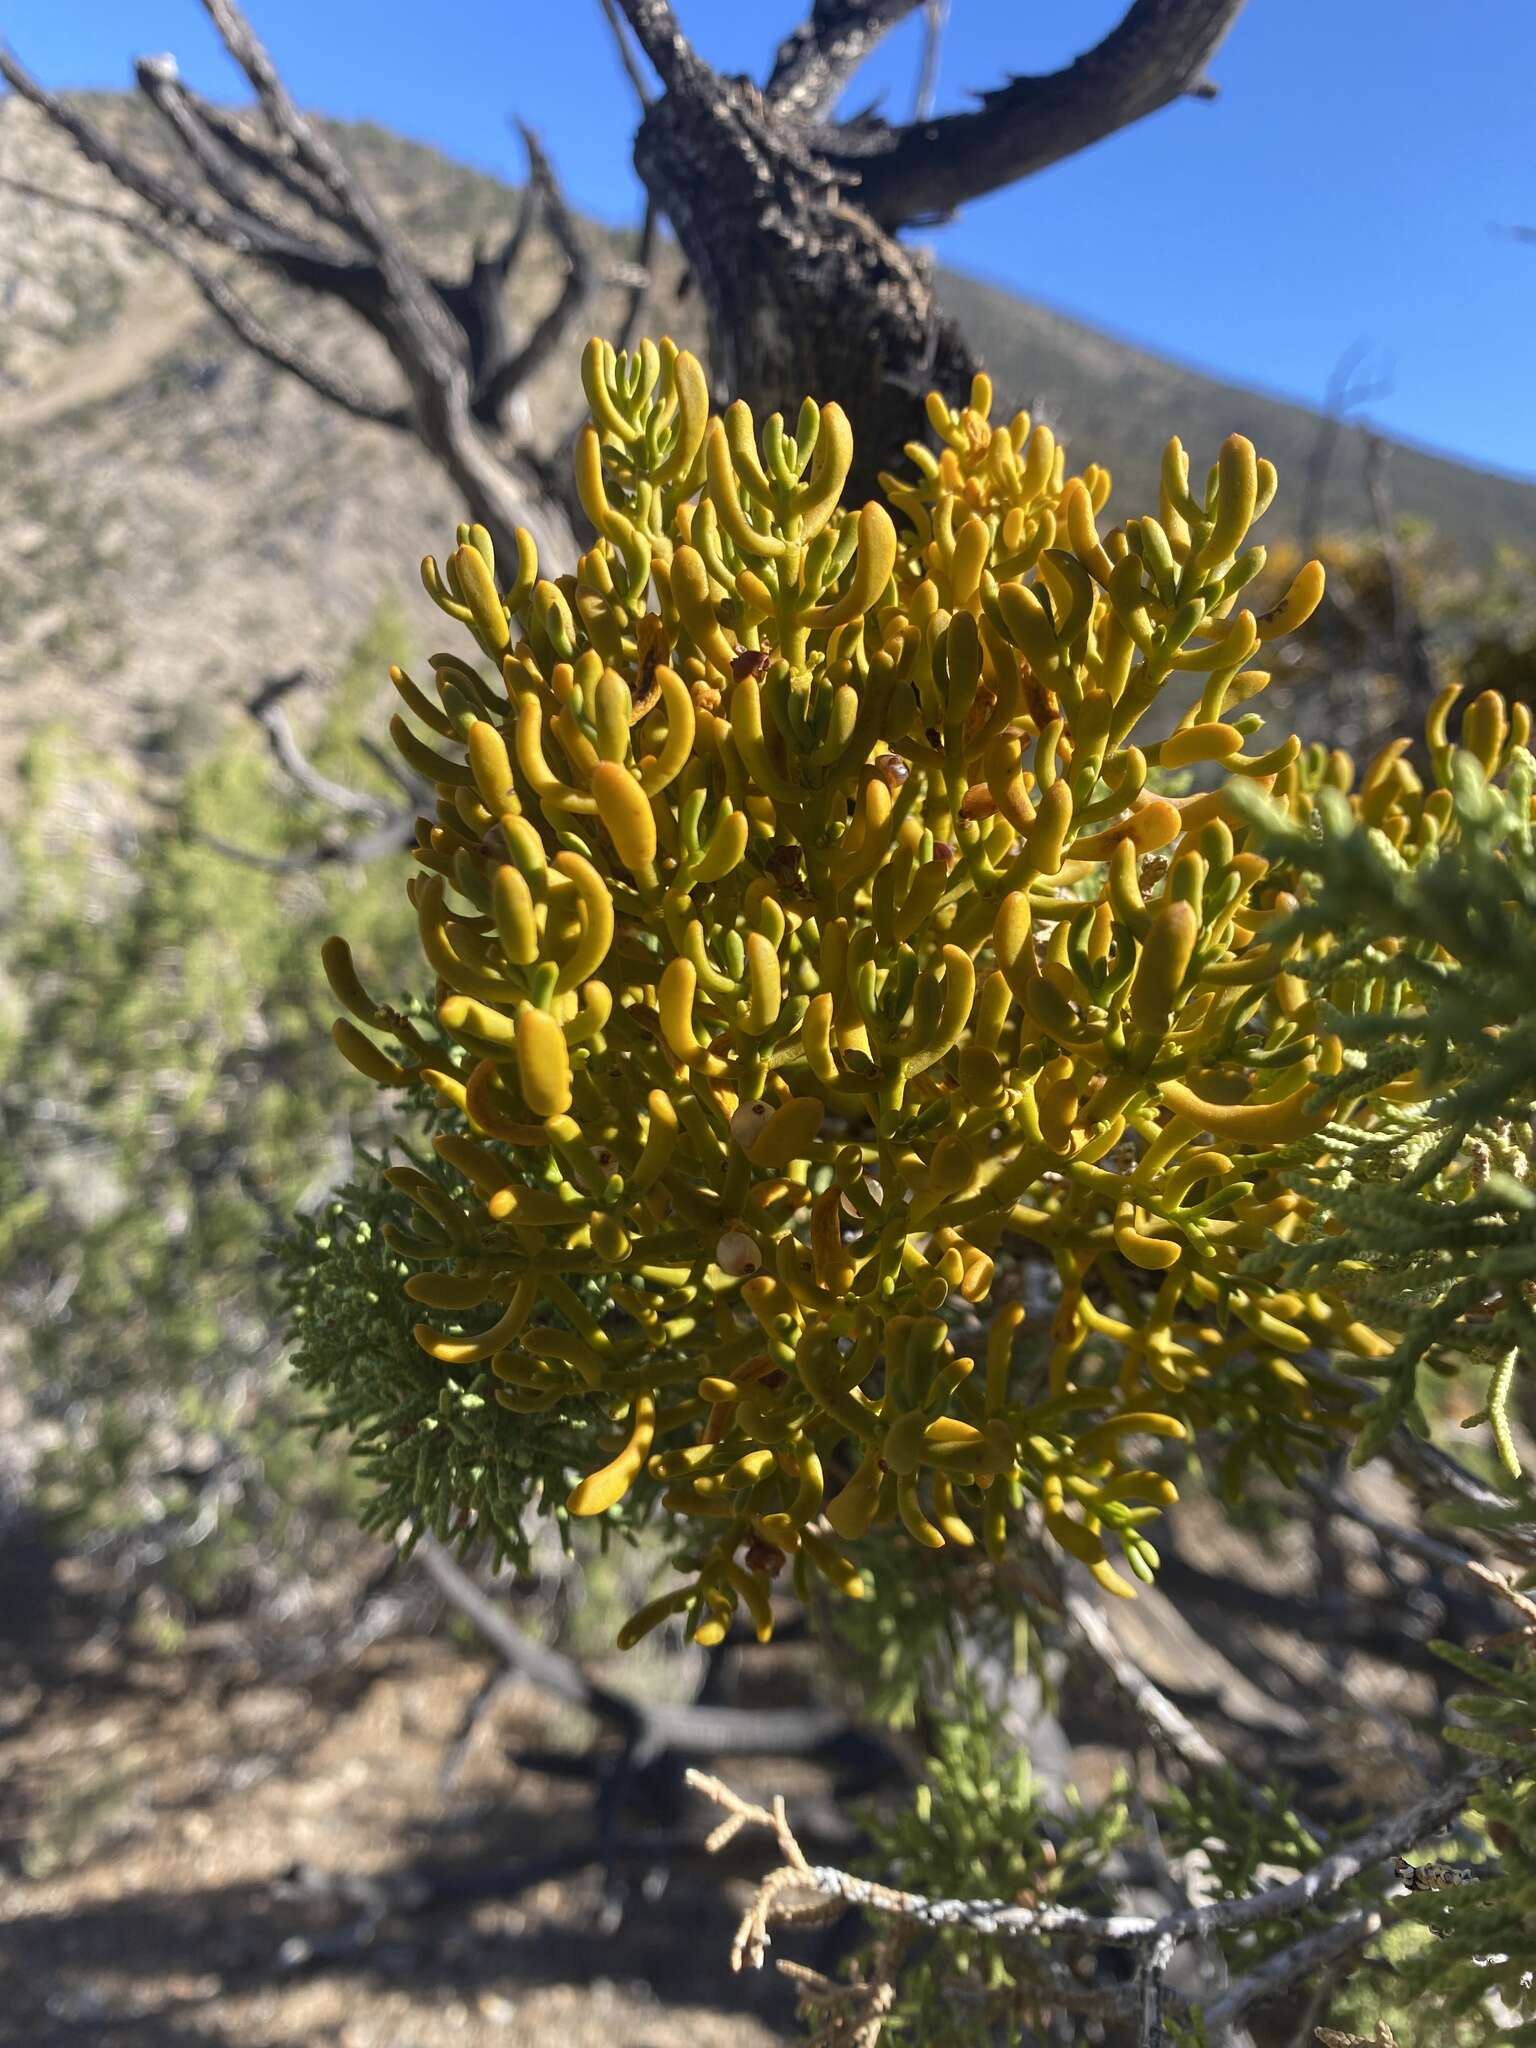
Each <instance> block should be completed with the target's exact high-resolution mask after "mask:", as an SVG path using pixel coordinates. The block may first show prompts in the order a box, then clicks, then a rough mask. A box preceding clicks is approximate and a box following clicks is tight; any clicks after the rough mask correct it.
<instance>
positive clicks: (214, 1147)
mask: <svg viewBox="0 0 1536 2048" xmlns="http://www.w3.org/2000/svg"><path fill="white" fill-rule="evenodd" d="M400 630H401V629H400V626H399V624H398V622H397V620H396V619H395V618H394V617H393V616H392V615H390V614H388V613H386V612H381V613H380V614H379V615H377V616H375V617H374V618H373V619H372V620H371V621H370V623H369V625H368V627H367V629H366V631H365V632H364V633H363V635H362V637H361V638H360V639H359V640H358V641H357V643H356V644H355V646H354V647H353V648H352V649H351V651H350V654H349V656H348V658H347V660H346V662H345V664H344V666H343V669H342V671H341V673H340V675H339V676H338V678H337V680H336V684H335V687H334V689H333V690H332V692H331V693H330V696H329V700H328V706H327V715H326V719H325V723H324V726H323V728H322V730H321V731H320V733H319V735H318V737H317V738H316V740H315V742H314V747H313V752H314V756H315V758H316V760H317V762H318V763H320V764H321V765H322V766H323V767H324V768H325V769H326V770H327V771H328V772H329V773H331V774H333V775H337V776H338V777H346V778H347V779H349V780H351V781H353V782H354V783H356V784H360V785H363V786H366V783H367V779H368V777H369V776H370V775H375V774H376V773H377V771H376V770H375V769H373V767H372V765H371V763H369V762H368V760H367V758H366V756H361V755H354V753H353V751H352V750H351V749H350V748H349V746H348V744H347V743H346V741H345V739H344V738H343V735H344V734H346V733H348V732H350V731H351V730H353V729H354V728H355V727H357V726H358V725H359V724H360V723H361V722H362V714H363V708H364V705H365V704H366V702H367V700H368V699H369V698H370V697H371V696H372V694H373V692H374V691H375V689H376V688H377V684H378V679H379V677H380V675H381V673H382V669H383V665H384V664H383V649H384V648H385V647H386V645H389V646H398V644H399V635H400ZM188 722H189V723H194V724H195V714H193V715H192V716H191V717H189V721H188ZM24 780H25V802H24V808H23V811H22V819H23V822H22V826H21V830H20V832H19V834H18V835H17V838H16V840H15V842H14V845H15V854H16V865H15V872H14V879H13V883H12V888H11V891H10V893H9V901H8V904H7V906H6V910H5V954H4V957H5V961H6V968H7V973H8V977H9V983H10V986H9V989H8V991H7V993H6V994H5V996H4V997H3V998H0V1138H3V1143H0V1344H3V1346H4V1347H5V1348H6V1349H7V1350H9V1351H10V1352H11V1354H12V1356H13V1359H14V1368H13V1372H12V1377H13V1379H14V1381H15V1383H16V1385H17V1386H18V1388H19V1390H20V1393H21V1397H22V1402H23V1413H24V1420H23V1426H22V1432H21V1434H22V1442H21V1443H20V1445H13V1446H12V1453H13V1456H14V1455H15V1454H16V1452H17V1451H18V1450H19V1452H20V1455H21V1462H22V1465H23V1468H24V1469H27V1468H29V1469H30V1477H31V1484H32V1488H33V1493H34V1499H35V1501H36V1503H37V1504H38V1505H39V1506H41V1508H42V1509H43V1510H44V1511H45V1513H46V1514H47V1515H48V1517H49V1518H50V1519H51V1521H52V1522H53V1523H54V1525H55V1526H56V1528H57V1529H58V1530H59V1531H60V1533H61V1534H62V1535H64V1536H67V1537H68V1538H69V1539H70V1540H71V1541H73V1542H76V1543H83V1544H85V1545H86V1546H87V1547H88V1548H89V1549H91V1550H93V1551H96V1552H107V1553H109V1554H111V1555H112V1556H114V1557H116V1558H118V1559H119V1560H120V1561H121V1562H122V1564H123V1565H124V1567H125V1568H127V1569H128V1570H129V1571H130V1573H131V1571H132V1570H133V1569H134V1568H141V1567H146V1566H150V1565H156V1566H160V1567H163V1571H164V1574H165V1575H166V1576H167V1579H168V1582H169V1583H170V1584H171V1585H173V1586H174V1588H175V1589H176V1591H177V1592H178V1593H179V1594H180V1595H181V1596H182V1597H183V1598H185V1599H187V1600H189V1601H193V1602H197V1603H205V1602H213V1601H224V1600H229V1599H233V1598H238V1597H243V1596H245V1595H248V1594H250V1593H251V1592H253V1591H256V1590H258V1589H259V1588H261V1587H262V1586H269V1585H275V1584H277V1583H278V1582H279V1581H280V1580H281V1578H282V1576H283V1575H284V1573H285V1571H286V1570H287V1569H288V1567H289V1565H290V1563H291V1561H292V1560H293V1559H294V1558H295V1557H296V1556H297V1555H298V1554H299V1548H300V1545H301V1544H303V1545H306V1546H311V1547H310V1548H309V1550H308V1555H309V1557H310V1559H311V1561H312V1562H313V1561H314V1560H315V1559H316V1557H317V1556H318V1555H319V1554H320V1553H318V1552H317V1551H316V1550H315V1549H314V1548H313V1547H312V1546H313V1545H314V1543H315V1541H316V1539H317V1538H318V1537H319V1535H320V1533H321V1531H322V1530H330V1529H332V1528H334V1530H335V1531H336V1532H337V1533H338V1536H339V1533H340V1531H341V1530H342V1529H344V1528H345V1527H347V1526H348V1525H349V1521H350V1503H351V1499H352V1494H353V1481H352V1479H351V1477H350V1473H349V1470H348V1468H347V1466H346V1462H345V1460H344V1459H342V1458H340V1457H331V1456H328V1455H325V1454H321V1455H318V1456H317V1454H316V1452H315V1451H314V1449H313V1448H312V1447H311V1444H310V1441H309V1440H308V1439H307V1438H306V1437H305V1435H304V1434H303V1433H302V1432H300V1431H298V1430H296V1429H295V1428H294V1427H293V1423H294V1419H295V1417H296V1415H297V1414H298V1413H299V1412H300V1411H301V1396H299V1395H298V1394H297V1393H296V1391H295V1390H294V1388H293V1385H292V1382H291V1380H290V1377H289V1375H288V1373H287V1371H286V1368H285V1363H284V1360H283V1357H282V1350H283V1339H282V1335H281V1328H280V1325H281V1316H280V1308H279V1300H278V1287H277V1273H276V1268H275V1264H274V1261H273V1260H272V1257H271V1255H270V1252H269V1251H268V1250H267V1248H266V1246H267V1239H268V1237H269V1235H270V1233H271V1232H272V1230H273V1228H274V1226H276V1225H278V1224H281V1223H284V1222H286V1220H287V1219H288V1217H289V1216H290V1215H291V1213H292V1211H293V1209H294V1207H295V1206H296V1205H298V1206H305V1205H310V1206H312V1205H314V1204H315V1202H316V1201H317V1200H318V1199H320V1198H321V1197H322V1196H323V1192H324V1190H325V1189H326V1187H327V1186H329V1185H331V1184H334V1183H335V1182H337V1181H340V1180H343V1179H345V1178H346V1177H347V1172H348V1169H349V1165H350V1161H351V1157H352V1148H353V1144H354V1142H355V1141H356V1140H357V1139H358V1138H360V1137H366V1136H367V1135H368V1134H369V1133H370V1132H372V1131H373V1130H374V1129H375V1128H376V1123H377V1116H376V1112H375V1111H374V1110H373V1108H372V1106H371V1093H370V1091H369V1090H368V1089H366V1087H365V1086H364V1085H363V1084H362V1083H361V1082H358V1083H357V1084H356V1085H351V1084H348V1083H340V1084H338V1077H337V1074H336V1071H335V1062H334V1058H333V1057H332V1056H331V1054H330V1048H329V1045H328V1043H327V1042H326V1040H325V1037H324V1032H323V1029H322V1026H323V1023H324V1021H325V1018H326V1016H327V1014H328V1009H329V999H328V996H327V994H326V991H325V988H324V982H323V978H322V976H321V973H320V970H319V966H318V962H317V948H318V944H319V939H320V936H321V935H322V934H323V933H324V932H325V931H326V930H327V929H329V927H330V926H331V925H332V923H333V922H334V921H335V918H336V915H337V908H338V905H339V903H340V902H341V900H342V899H343V898H344V899H345V902H346V916H347V919H348V921H349V924H351V926H352V927H353V929H359V928H360V929H361V931H362V933H363V946H364V949H365V950H366V951H367V952H368V953H369V954H370V956H371V958H372V960H373V962H374V964H375V967H376V970H377V971H378V972H379V974H380V977H381V979H382V980H383V982H384V983H385V984H386V985H389V984H390V983H391V982H392V981H393V980H394V979H395V978H396V973H397V967H403V965H404V962H405V957H406V947H405V946H404V944H403V943H401V941H400V939H399V938H398V937H393V938H392V935H391V931H390V927H391V923H392V922H393V920H392V919H391V918H389V917H386V916H384V915H382V914H381V913H382V912H383V910H384V907H385V904H386V901H387V898H388V896H389V895H390V894H392V890H391V889H390V888H389V886H388V885H387V884H384V885H382V886H381V879H382V878H381V879H376V878H375V876H374V874H373V873H372V872H371V871H359V870H357V869H347V868H326V869H319V870H315V871H310V872H299V873H295V874H291V875H274V874H272V873H270V872H267V871H265V870H262V869H259V868H256V867H254V866H249V865H244V864H241V863H238V862H235V861H232V860H230V859H229V858H227V857H226V856H224V855H222V854H220V853H218V852H216V851H214V850H213V849H212V848H210V847H209V846H208V845H207V844H206V843H205V839H204V835H211V836H214V837H217V838H218V839H220V840H223V841H225V842H229V843H231V844H239V845H242V846H248V847H250V848H253V849H256V850H259V851H262V852H266V853H283V852H289V851H294V850H298V849H303V848H305V847H308V846H313V845H314V843H315V840H316V835H317V831H318V829H319V825H320V822H321V821H320V819H319V817H318V816H317V815H316V814H315V813H314V811H313V810H312V809H309V808H306V806H305V805H304V804H302V803H298V802H296V801H295V800H294V797H293V794H292V792H291V791H290V790H289V789H288V788H287V786H286V785H281V786H280V785H279V784H278V783H277V781H276V780H275V777H274V773H273V771H272V769H271V767H270V764H269V762H268V760H267V757H266V754H265V752H264V749H263V747H262V743H261V741H260V739H259V737H258V736H257V735H256V734H255V733H254V732H253V731H252V729H251V728H250V727H249V726H246V725H243V724H242V725H239V726H235V727H232V728H230V729H229V731H228V732H227V733H225V734H224V736H223V737H222V738H221V739H220V740H219V742H218V743H217V744H215V745H213V746H212V747H210V748H204V749H203V751H202V752H201V754H200V756H199V757H198V758H196V759H195V760H193V761H192V762H191V764H190V765H189V766H188V767H187V768H186V771H185V773H184V775H183V776H182V778H181V781H180V787H179V792H178V794H177V795H176V798H175V800H174V802H172V803H171V804H170V805H168V806H166V807H163V808H162V809H161V810H160V812H159V814H158V816H156V817H155V819H154V821H153V822H151V823H149V824H147V825H146V824H143V823H140V822H137V819H138V816H139V814H140V812H141V810H142V806H140V805H139V804H138V803H137V802H136V800H135V791H134V789H133V787H132V784H131V782H130V778H129V775H128V773H127V771H126V770H125V769H118V768H114V767H113V766H112V765H110V763H109V762H102V761H96V762H92V763H91V764H90V767H89V772H88V773H86V772H84V771H83V769H82V762H81V728H80V726H79V725H78V724H71V725H70V726H68V727H64V726H60V727H57V728H55V729H53V730H51V731H49V732H47V733H45V734H44V735H43V736H42V737H40V738H39V739H38V740H37V741H36V743H35V744H34V745H33V746H32V747H31V749H30V750H29V753H28V755H27V758H26V761H25V764H24ZM391 945H393V947H394V951H393V952H392V951H391ZM333 1518H334V1519H333Z"/></svg>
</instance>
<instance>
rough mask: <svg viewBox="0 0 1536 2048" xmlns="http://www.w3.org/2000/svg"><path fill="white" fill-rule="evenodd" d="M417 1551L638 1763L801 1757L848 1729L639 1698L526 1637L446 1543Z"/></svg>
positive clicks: (522, 1658)
mask: <svg viewBox="0 0 1536 2048" xmlns="http://www.w3.org/2000/svg"><path fill="white" fill-rule="evenodd" d="M412 1555H413V1556H414V1557H416V1558H417V1559H418V1560H419V1561H420V1563H421V1565H422V1567H423V1569H424V1570H425V1571H426V1572H427V1573H428V1575H429V1576H430V1577H431V1579H432V1580H433V1582H434V1583H435V1584H436V1586H437V1588H438V1590H439V1592H441V1593H442V1594H443V1596H444V1598H445V1599H447V1600H448V1601H449V1602H450V1603H451V1604H452V1605H453V1606H454V1607H455V1608H457V1609H458V1611H459V1612H460V1613H461V1614H462V1615H464V1616H465V1617H466V1619H467V1620H469V1621H471V1622H472V1623H473V1624H474V1626H475V1628H476V1629H478V1630H479V1632H480V1634H481V1635H482V1636H484V1638H485V1640H486V1641H487V1642H488V1643H489V1644H490V1646H491V1647H492V1649H494V1650H495V1651H496V1653H497V1654H498V1656H500V1657H501V1658H503V1659H504V1661H505V1662H506V1664H507V1665H508V1667H509V1668H510V1669H512V1670H514V1671H516V1672H517V1674H518V1675H519V1677H521V1678H523V1679H525V1680H526V1681H527V1682H528V1683H529V1684H530V1685H534V1686H537V1687H538V1689H539V1690H540V1691H541V1692H547V1693H548V1694H549V1695H550V1696H551V1697H552V1698H554V1699H558V1700H562V1701H564V1702H565V1704H566V1705H567V1706H573V1707H581V1708H583V1709H584V1710H585V1711H586V1712H587V1713H590V1714H592V1715H595V1716H596V1718H597V1719H598V1720H600V1721H604V1722H607V1723H608V1724H609V1725H610V1726H613V1727H616V1728H617V1729H618V1730H619V1731H620V1733H621V1734H622V1735H623V1736H624V1737H625V1740H626V1742H627V1744H628V1745H629V1746H630V1748H631V1749H632V1751H633V1753H634V1756H635V1758H636V1761H637V1762H638V1761H650V1760H653V1759H655V1758H656V1757H658V1756H660V1755H662V1754H663V1753H664V1752H673V1753H676V1754H679V1755H685V1756H742V1755H754V1756H757V1755H762V1756H803V1755H806V1754H808V1753H810V1752H813V1751H815V1750H819V1749H824V1748H825V1747H826V1746H827V1745H828V1744H829V1743H831V1742H833V1741H834V1740H835V1739H836V1738H837V1737H838V1736H840V1735H843V1734H845V1733H847V1732H848V1726H849V1724H848V1721H847V1719H846V1717H845V1716H844V1715H843V1714H842V1713H840V1712H838V1711H837V1710H836V1709H834V1708H829V1707H772V1708H762V1709H755V1708H753V1709H748V1708H744V1707H716V1706H701V1705H697V1704H691V1705H690V1704H677V1703H674V1702H671V1701H666V1700H637V1699H634V1698H632V1697H631V1696H630V1695H628V1694H626V1693H621V1692H617V1691H615V1690H614V1689H613V1688H612V1687H611V1686H607V1685H604V1684H603V1683H602V1682H601V1680H599V1679H596V1678H593V1677H592V1676H591V1675H590V1673H588V1672H586V1671H584V1670H583V1669H582V1668H581V1666H580V1665H579V1664H577V1663H575V1662H574V1661H573V1660H572V1659H571V1658H569V1657H565V1656H562V1655H561V1653H560V1652H559V1651H558V1650H551V1649H548V1648H546V1647H545V1645H544V1644H542V1643H536V1642H534V1641H533V1640H532V1638H531V1637H529V1636H525V1635H524V1634H523V1632H522V1630H521V1629H519V1628H518V1627H517V1625H516V1624H515V1623H514V1622H513V1621H512V1620H511V1618H510V1616H509V1615H508V1613H507V1611H506V1608H505V1606H504V1605H503V1603H502V1602H500V1601H498V1600H495V1599H493V1598H492V1597H491V1595H490V1594H489V1593H486V1592H484V1591H482V1589H481V1588H480V1587H479V1586H478V1585H476V1583H475V1581H474V1580H473V1579H472V1578H471V1577H470V1575H469V1573H468V1572H467V1571H465V1569H464V1567H463V1566H462V1565H461V1564H459V1563H458V1562H457V1561H456V1560H455V1559H454V1558H453V1557H451V1556H450V1555H449V1553H448V1552H447V1551H446V1550H445V1549H444V1548H443V1546H442V1545H441V1544H440V1543H438V1542H436V1541H435V1540H434V1539H433V1538H432V1537H430V1536H423V1537H421V1538H420V1539H419V1540H418V1542H417V1544H416V1548H415V1550H414V1551H413V1553H412Z"/></svg>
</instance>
